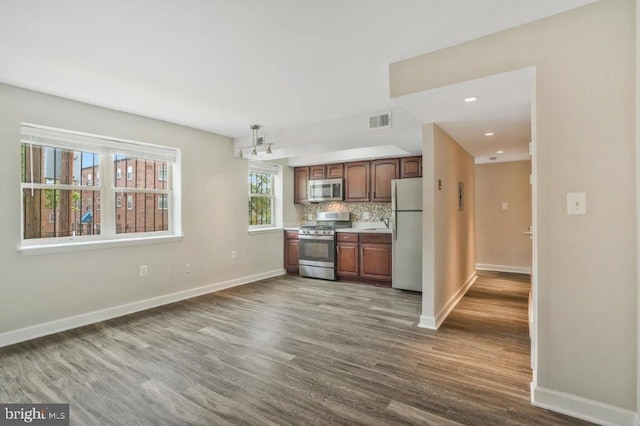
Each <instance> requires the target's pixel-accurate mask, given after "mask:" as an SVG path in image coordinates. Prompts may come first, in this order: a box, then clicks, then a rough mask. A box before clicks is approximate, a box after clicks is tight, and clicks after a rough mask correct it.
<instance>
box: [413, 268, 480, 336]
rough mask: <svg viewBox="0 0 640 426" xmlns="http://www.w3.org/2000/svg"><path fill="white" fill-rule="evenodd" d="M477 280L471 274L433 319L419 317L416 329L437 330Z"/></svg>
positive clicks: (474, 274) (425, 316) (424, 316)
mask: <svg viewBox="0 0 640 426" xmlns="http://www.w3.org/2000/svg"><path fill="white" fill-rule="evenodd" d="M477 278H478V276H477V275H476V273H475V272H474V273H472V274H471V276H470V277H469V278H467V280H466V281H465V282H464V284H463V285H462V287H460V288H459V289H458V291H456V293H455V294H454V295H453V296H451V298H450V299H449V301H448V302H447V304H446V305H444V306H443V307H442V309H440V312H438V314H437V315H436V316H435V317H431V316H427V315H420V322H419V323H418V327H420V328H428V329H430V330H437V329H439V328H440V326H441V325H442V323H443V322H444V320H445V319H447V317H448V316H449V314H450V313H451V311H453V308H455V307H456V305H457V304H458V302H460V299H462V298H463V297H464V295H465V293H466V292H467V290H469V287H471V286H472V285H473V283H474V282H475V281H476V279H477Z"/></svg>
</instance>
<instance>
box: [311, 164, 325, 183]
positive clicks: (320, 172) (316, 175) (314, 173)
mask: <svg viewBox="0 0 640 426" xmlns="http://www.w3.org/2000/svg"><path fill="white" fill-rule="evenodd" d="M326 178H327V166H325V165H324V164H323V165H320V166H309V179H311V180H314V179H326Z"/></svg>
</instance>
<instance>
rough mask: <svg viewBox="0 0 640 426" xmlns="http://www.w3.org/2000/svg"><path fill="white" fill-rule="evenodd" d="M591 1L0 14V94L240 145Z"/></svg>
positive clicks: (12, 9)
mask: <svg viewBox="0 0 640 426" xmlns="http://www.w3.org/2000/svg"><path fill="white" fill-rule="evenodd" d="M592 1H593V0H562V1H558V0H536V1H531V0H400V1H397V2H389V1H383V0H340V1H338V0H328V1H310V0H269V1H265V0H262V1H260V0H190V1H178V0H162V1H157V0H134V1H132V0H110V1H98V0H56V1H41V0H2V2H0V52H1V54H0V81H1V82H5V83H9V84H14V85H17V86H21V87H26V88H30V89H34V90H38V91H42V92H45V93H51V94H55V95H59V96H63V97H67V98H71V99H76V100H80V101H84V102H88V103H91V104H95V105H100V106H105V107H108V108H113V109H117V110H122V111H127V112H132V113H136V114H140V115H144V116H148V117H153V118H158V119H162V120H166V121H170V122H174V123H179V124H183V125H187V126H191V127H195V128H198V129H203V130H207V131H211V132H215V133H219V134H223V135H227V136H231V137H244V136H247V135H248V134H249V133H250V131H249V125H250V124H253V123H259V124H262V125H263V126H264V127H265V129H266V130H269V129H271V130H275V129H283V128H289V129H291V128H295V127H296V126H302V125H306V124H309V123H318V122H330V121H331V120H333V119H338V118H341V117H347V116H353V115H357V114H363V113H367V112H372V111H373V112H375V111H379V110H385V109H390V108H392V107H393V106H394V104H393V103H392V101H391V100H390V99H389V87H388V65H389V64H390V63H392V62H395V61H397V60H399V59H403V58H407V57H411V56H415V55H417V54H420V53H424V52H429V51H433V50H437V49H440V48H443V47H447V46H451V45H455V44H458V43H461V42H464V41H467V40H471V39H474V38H477V37H480V36H483V35H486V34H490V33H493V32H497V31H501V30H503V29H506V28H510V27H514V26H517V25H521V24H523V23H526V22H530V21H533V20H536V19H540V18H543V17H545V16H548V15H552V14H556V13H559V12H561V11H564V10H567V9H571V8H574V7H578V6H581V5H584V4H587V3H590V2H592ZM479 105H480V104H479ZM469 120H473V117H468V119H467V118H465V119H464V120H458V121H456V119H455V118H453V117H450V118H449V121H448V122H447V124H444V125H443V127H444V128H445V130H446V129H447V126H449V127H450V129H454V128H455V129H459V130H452V131H451V132H452V133H455V132H460V134H463V133H464V132H465V130H464V129H465V126H469Z"/></svg>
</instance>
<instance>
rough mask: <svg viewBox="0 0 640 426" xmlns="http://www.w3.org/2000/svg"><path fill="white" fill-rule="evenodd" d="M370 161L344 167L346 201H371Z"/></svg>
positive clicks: (348, 164)
mask: <svg viewBox="0 0 640 426" xmlns="http://www.w3.org/2000/svg"><path fill="white" fill-rule="evenodd" d="M369 167H370V162H369V161H357V162H354V163H346V164H345V165H344V174H345V191H344V200H345V201H369Z"/></svg>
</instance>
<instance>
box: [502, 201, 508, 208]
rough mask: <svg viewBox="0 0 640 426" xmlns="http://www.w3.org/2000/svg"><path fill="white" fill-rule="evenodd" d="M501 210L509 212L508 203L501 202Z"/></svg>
mask: <svg viewBox="0 0 640 426" xmlns="http://www.w3.org/2000/svg"><path fill="white" fill-rule="evenodd" d="M502 210H509V203H508V202H503V203H502Z"/></svg>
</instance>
